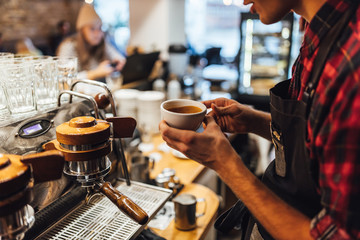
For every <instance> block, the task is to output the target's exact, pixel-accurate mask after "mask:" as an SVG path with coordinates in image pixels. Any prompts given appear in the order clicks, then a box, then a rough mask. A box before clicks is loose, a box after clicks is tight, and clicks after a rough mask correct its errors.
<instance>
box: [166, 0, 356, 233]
mask: <svg viewBox="0 0 360 240" xmlns="http://www.w3.org/2000/svg"><path fill="white" fill-rule="evenodd" d="M358 2H359V1H358V0H293V1H288V0H266V1H264V0H245V4H250V3H252V4H253V5H252V7H251V11H252V12H253V13H258V14H259V16H260V20H261V21H262V22H263V23H265V24H271V23H274V22H277V21H279V20H280V19H281V18H282V17H284V16H285V15H286V14H287V13H288V12H290V11H292V10H293V11H294V12H296V13H298V14H300V15H301V16H302V17H303V18H304V19H306V20H307V22H308V23H309V25H308V26H307V28H306V32H305V36H304V42H303V44H302V47H301V49H300V55H299V57H298V59H297V61H296V62H295V64H294V66H293V76H292V79H291V80H287V81H283V82H281V83H279V84H278V85H277V86H275V87H274V88H273V89H271V104H270V105H271V115H269V114H267V113H264V112H260V111H257V110H254V109H251V108H249V107H246V106H244V105H241V104H240V103H238V102H236V101H234V100H228V99H215V100H210V101H205V102H204V104H205V105H206V106H207V107H209V108H210V107H211V108H212V112H210V113H209V115H208V116H207V117H206V118H205V125H206V128H205V130H204V132H203V133H196V132H192V131H184V130H179V129H174V128H171V127H169V126H168V125H167V124H166V122H164V121H163V122H161V123H160V131H161V133H162V137H163V139H164V140H165V141H166V142H167V143H168V145H169V146H170V147H173V148H175V149H177V150H179V151H181V152H183V153H184V154H185V155H187V156H188V157H189V158H192V159H195V160H197V161H198V162H200V163H202V164H204V165H206V166H207V167H210V168H212V169H214V170H215V171H216V172H217V173H218V175H219V176H220V177H221V178H222V180H223V181H224V182H225V183H226V184H227V185H228V186H229V187H230V188H231V189H232V191H233V192H234V193H235V194H236V195H237V196H238V197H239V199H241V202H242V203H241V202H238V203H237V204H236V205H235V206H234V207H233V208H232V209H231V210H230V211H229V213H228V214H225V216H222V219H220V220H219V221H220V223H219V228H223V227H224V224H223V223H226V224H233V225H235V224H238V223H239V222H240V220H241V216H240V215H241V213H243V210H244V207H243V206H241V205H242V204H244V205H245V206H246V208H247V209H248V210H249V211H250V212H251V214H252V216H253V217H252V218H251V221H250V222H255V224H254V225H250V226H248V231H247V233H246V237H250V236H251V237H252V239H263V238H264V239H272V238H275V239H355V238H356V239H359V238H360V224H359V223H360V204H359V199H360V188H359V182H360V121H359V120H358V119H360V105H359V104H358V103H359V102H360V84H359V79H360V78H359V76H360V61H359V59H360V57H359V56H360V40H359V37H358V33H359V29H360V9H359V6H358V5H359V3H358ZM332 41H333V42H332ZM270 123H271V125H270ZM269 126H271V132H270V128H269ZM223 132H233V133H247V132H252V133H255V134H258V135H260V136H262V137H264V138H266V139H268V140H272V141H273V143H274V145H275V149H276V159H275V160H274V161H273V162H272V163H271V164H270V165H269V167H268V169H267V170H266V172H265V174H264V178H263V182H261V181H259V180H258V179H257V178H256V176H254V175H253V174H252V173H251V172H250V171H249V170H248V169H247V168H246V166H245V165H244V163H243V162H242V160H241V157H240V156H239V155H237V153H236V152H235V150H234V149H233V148H232V147H231V144H230V142H229V141H228V139H227V138H226V137H225V135H224V134H223ZM243 231H246V229H243Z"/></svg>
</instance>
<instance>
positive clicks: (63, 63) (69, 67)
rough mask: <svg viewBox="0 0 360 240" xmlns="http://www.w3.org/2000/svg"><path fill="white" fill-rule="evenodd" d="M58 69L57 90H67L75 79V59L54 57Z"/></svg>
mask: <svg viewBox="0 0 360 240" xmlns="http://www.w3.org/2000/svg"><path fill="white" fill-rule="evenodd" d="M54 60H55V61H56V62H57V68H58V81H59V90H60V91H62V90H69V89H70V86H71V84H72V83H73V82H74V81H75V80H76V78H77V72H78V59H77V57H54Z"/></svg>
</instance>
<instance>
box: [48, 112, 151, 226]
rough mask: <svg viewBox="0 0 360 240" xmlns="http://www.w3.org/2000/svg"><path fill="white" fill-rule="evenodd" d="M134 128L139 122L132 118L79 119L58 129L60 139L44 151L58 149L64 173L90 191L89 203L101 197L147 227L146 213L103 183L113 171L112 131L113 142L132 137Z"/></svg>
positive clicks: (57, 135)
mask: <svg viewBox="0 0 360 240" xmlns="http://www.w3.org/2000/svg"><path fill="white" fill-rule="evenodd" d="M135 127H136V121H135V119H133V118H120V117H113V118H107V119H106V120H101V119H95V118H94V117H91V116H82V117H76V118H73V119H71V120H70V121H69V122H65V123H63V124H61V125H59V126H58V127H57V128H56V138H57V139H55V140H53V141H51V142H48V143H46V144H45V145H44V146H43V147H44V149H45V150H52V149H56V150H59V151H61V152H62V153H63V154H64V157H65V166H64V173H65V174H66V175H68V176H70V177H73V178H75V179H76V180H77V181H78V182H79V183H81V185H82V186H83V187H86V188H87V190H88V196H87V199H90V198H91V197H92V196H93V195H94V194H97V193H102V194H104V195H105V196H107V197H108V198H109V199H110V200H111V201H112V202H113V203H114V204H115V205H116V206H117V207H118V208H119V209H120V210H121V211H122V212H124V213H125V214H126V215H128V216H129V217H130V218H132V219H133V220H134V221H136V222H137V223H139V224H145V223H146V222H147V220H148V215H147V214H146V212H145V211H144V210H143V209H141V208H140V207H139V206H138V205H136V204H135V203H134V202H133V201H132V200H130V199H129V198H128V197H126V196H125V195H123V194H121V193H120V192H119V191H117V190H116V189H115V188H113V187H112V185H111V184H110V183H109V182H105V181H104V177H105V176H106V175H107V174H108V173H109V171H110V168H111V162H110V160H109V158H108V157H107V155H108V154H109V153H110V152H111V151H112V144H111V142H112V139H111V138H110V133H111V130H112V135H113V138H124V137H131V136H132V134H133V131H134V129H135Z"/></svg>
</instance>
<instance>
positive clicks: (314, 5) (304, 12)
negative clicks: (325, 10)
mask: <svg viewBox="0 0 360 240" xmlns="http://www.w3.org/2000/svg"><path fill="white" fill-rule="evenodd" d="M325 2H326V0H300V1H298V5H297V6H296V7H294V9H293V10H294V12H296V13H297V14H299V15H301V16H302V17H303V18H305V19H306V21H307V22H310V21H311V20H312V19H313V17H314V16H315V14H316V13H317V12H318V11H319V9H320V8H321V7H322V5H324V4H325Z"/></svg>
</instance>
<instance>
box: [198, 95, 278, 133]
mask: <svg viewBox="0 0 360 240" xmlns="http://www.w3.org/2000/svg"><path fill="white" fill-rule="evenodd" d="M203 103H204V104H205V106H206V107H208V108H211V109H212V111H211V112H210V113H209V115H210V116H212V117H213V118H214V119H215V121H216V123H217V124H218V125H219V126H220V128H221V130H222V131H223V132H229V133H255V134H258V135H260V136H262V137H264V138H267V139H269V135H270V128H269V126H270V119H271V118H270V114H268V113H264V112H261V111H258V110H255V109H253V108H251V107H249V106H246V105H243V104H240V103H238V102H237V101H235V100H232V99H227V98H217V99H214V100H208V101H203Z"/></svg>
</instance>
